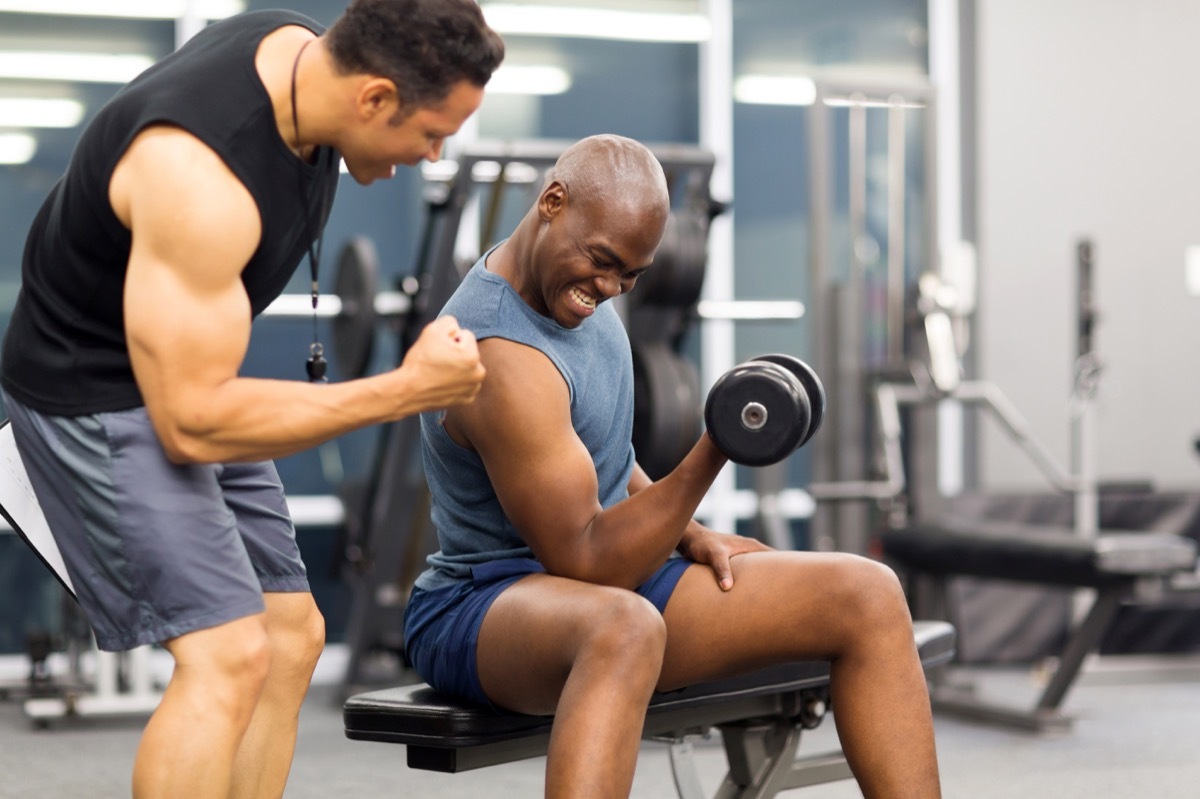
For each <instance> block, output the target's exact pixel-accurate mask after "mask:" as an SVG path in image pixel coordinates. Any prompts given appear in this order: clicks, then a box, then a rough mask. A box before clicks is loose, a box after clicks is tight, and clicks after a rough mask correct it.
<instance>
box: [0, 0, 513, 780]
mask: <svg viewBox="0 0 1200 799" xmlns="http://www.w3.org/2000/svg"><path fill="white" fill-rule="evenodd" d="M503 54H504V46H503V43H502V41H501V40H500V38H499V37H498V36H497V35H496V34H495V32H494V31H492V30H491V29H490V28H488V27H487V25H486V24H485V22H484V20H483V17H482V14H481V13H480V11H479V8H478V6H477V4H476V3H475V2H474V0H354V2H352V3H351V4H350V6H349V8H348V9H347V10H346V12H345V13H344V14H343V15H342V16H341V17H340V18H339V19H338V20H337V21H336V22H335V23H334V24H333V25H332V26H331V27H330V29H329V30H328V31H324V32H323V31H322V30H321V28H320V26H319V25H317V24H316V23H314V22H313V21H312V20H309V19H307V18H305V17H303V16H300V15H298V14H294V13H291V12H284V11H261V12H254V13H249V14H243V15H240V16H237V17H233V18H230V19H228V20H225V21H223V22H219V23H217V24H215V25H212V26H210V27H209V28H207V29H205V30H204V31H202V32H201V33H199V34H198V35H197V36H196V37H194V38H193V39H192V40H191V41H190V42H188V43H187V44H186V45H184V46H183V47H181V48H180V49H179V50H178V51H176V52H175V53H173V54H171V55H170V56H168V57H166V58H165V59H163V60H162V61H161V62H159V63H158V64H156V65H154V66H153V67H151V68H150V69H148V70H147V71H146V72H145V73H143V74H142V75H141V76H139V77H138V78H136V79H135V80H133V81H132V82H131V83H130V84H129V85H128V86H126V87H125V88H124V89H122V90H121V91H120V92H119V93H118V94H117V95H116V96H115V97H114V98H113V99H112V100H111V101H110V102H109V103H108V104H107V105H106V106H105V107H104V108H103V109H102V110H101V111H100V112H99V113H98V114H97V116H96V118H95V119H94V121H93V122H92V123H90V124H89V126H88V128H87V130H86V131H85V132H84V133H83V135H82V136H81V138H80V141H79V144H78V146H77V148H76V151H75V153H74V154H73V156H72V160H71V164H70V167H69V168H68V170H67V172H66V174H65V175H64V176H63V177H62V179H61V180H60V181H59V182H58V184H57V185H56V186H55V187H54V189H53V190H52V192H51V194H50V196H49V197H48V198H47V200H46V202H45V203H44V205H43V207H42V209H41V210H40V212H39V213H38V215H37V217H36V219H35V220H34V223H33V226H32V228H31V230H30V233H29V236H28V240H27V242H26V249H25V255H24V259H23V264H22V288H21V294H20V296H19V298H18V300H17V303H16V307H15V309H14V312H13V316H12V320H11V322H10V325H9V328H8V330H7V332H6V335H5V341H4V346H3V356H2V358H3V360H2V362H0V387H2V388H3V391H4V400H5V404H6V407H7V410H8V412H9V416H10V421H11V423H12V427H13V432H14V436H15V439H16V443H17V447H18V450H19V451H20V453H21V458H22V461H23V462H24V463H25V466H26V470H27V471H28V472H29V476H30V480H31V482H32V484H33V486H34V489H35V491H36V493H37V495H38V499H39V504H40V505H41V506H42V509H43V511H44V512H45V514H46V517H47V520H48V521H49V522H50V526H51V529H52V531H53V534H54V537H55V542H56V544H57V545H58V547H59V549H60V551H61V553H62V556H63V561H64V563H65V565H66V569H67V573H68V575H69V576H70V579H71V583H72V585H73V587H74V588H75V591H76V594H77V596H78V598H79V601H80V604H81V605H82V607H83V608H84V610H85V612H86V613H87V615H88V619H89V621H90V622H91V624H92V627H93V629H94V631H95V633H96V640H97V643H98V644H99V646H100V647H101V648H102V649H106V650H124V649H130V648H133V647H135V646H140V645H144V644H150V643H161V644H162V645H163V646H164V647H165V648H166V649H167V650H168V651H169V652H170V653H171V654H172V656H174V658H175V661H176V668H175V670H174V674H173V676H172V678H171V682H170V685H169V686H168V687H167V690H166V691H165V693H164V695H163V697H162V700H161V701H160V703H159V705H158V708H157V710H156V711H155V713H154V714H153V716H152V718H151V719H150V721H149V723H148V724H147V726H146V730H145V733H144V735H143V738H142V743H141V746H140V748H139V750H138V755H137V759H136V762H135V764H134V773H133V792H134V795H135V796H145V797H159V796H188V797H208V796H213V797H217V796H220V797H224V796H231V795H232V796H279V795H281V794H282V793H283V789H284V785H285V783H286V780H287V774H288V770H289V768H290V763H291V758H292V751H293V747H294V743H295V734H296V724H297V714H298V711H299V707H300V704H301V702H302V701H303V698H304V696H305V693H306V691H307V688H308V682H309V679H310V678H311V675H312V670H313V668H314V666H315V664H316V661H317V658H318V656H319V654H320V653H321V651H322V649H323V646H324V621H323V619H322V618H321V615H320V613H319V611H318V610H317V607H316V605H315V604H314V602H313V600H312V596H311V594H310V593H309V590H308V582H307V578H306V575H305V570H304V564H303V562H302V561H301V559H300V553H299V551H298V549H297V547H296V542H295V532H294V529H293V527H292V524H291V521H290V519H289V517H288V515H287V507H286V503H285V501H284V496H283V489H282V486H281V485H280V483H279V478H278V475H277V473H276V471H275V469H274V466H273V464H272V463H271V459H273V458H276V457H279V456H284V455H290V454H292V453H295V452H298V451H301V450H303V449H307V448H310V447H312V446H314V445H316V444H319V443H321V442H324V441H327V440H329V439H332V438H334V437H336V436H338V435H341V434H343V433H346V432H348V431H351V430H354V429H357V428H360V427H363V426H366V425H370V424H375V423H381V422H388V421H392V420H396V419H399V418H402V417H405V416H409V415H411V414H414V413H417V412H420V411H423V410H429V409H434V408H443V407H449V406H455V405H458V404H462V403H467V402H470V401H471V400H473V399H474V397H475V395H476V393H477V392H478V390H479V387H480V384H481V381H482V379H483V373H484V370H483V367H482V365H481V364H480V361H479V354H478V350H477V347H476V343H475V340H474V337H473V336H472V335H471V334H470V332H468V331H465V330H460V329H459V327H458V324H457V322H456V321H455V320H454V319H452V318H443V319H441V320H438V321H437V322H435V323H433V324H431V325H429V327H428V328H426V330H424V331H423V332H422V334H421V336H420V337H419V339H418V341H417V342H416V343H415V344H414V345H413V346H412V347H411V348H410V349H409V350H408V352H407V353H406V355H405V358H404V361H403V363H402V364H401V365H400V366H399V367H398V368H397V369H394V370H392V371H390V372H387V373H385V374H380V375H375V376H371V377H367V378H363V379H360V380H352V381H348V382H343V383H337V384H332V385H321V384H316V383H306V382H302V381H279V380H262V379H253V378H246V377H242V376H240V374H239V370H240V368H241V365H242V361H243V359H244V357H245V355H246V352H247V348H248V345H249V340H250V329H251V322H252V320H253V318H254V317H255V316H256V315H257V314H258V313H260V312H261V311H262V310H263V309H264V308H265V307H266V306H267V305H268V304H269V303H270V302H271V301H272V300H273V299H274V298H275V297H277V296H278V295H279V294H280V293H281V292H282V290H283V288H284V287H285V285H286V284H287V282H288V279H289V278H290V276H291V275H292V273H293V272H294V271H295V269H296V268H297V266H298V264H299V263H300V261H301V259H302V257H303V255H304V254H306V253H308V254H310V258H311V257H312V255H313V254H315V253H314V252H313V250H314V249H316V250H319V247H318V248H314V246H313V243H314V239H317V238H318V237H319V233H320V231H321V229H322V228H323V226H324V224H325V220H326V217H327V216H328V212H329V204H330V203H331V202H332V200H333V194H334V191H335V188H336V182H337V177H338V162H339V160H344V161H345V164H346V167H347V169H348V171H349V173H350V175H351V176H352V177H353V178H354V179H355V180H356V181H358V182H359V183H362V184H368V183H371V182H372V181H374V180H376V179H381V178H387V177H391V176H392V175H393V174H394V171H395V166H396V165H397V164H406V165H410V166H412V165H416V164H418V163H419V162H420V161H422V160H425V159H428V160H437V158H438V157H439V155H440V154H441V150H442V145H443V143H444V141H445V139H446V138H447V137H448V136H450V135H452V134H453V133H454V132H456V131H457V130H458V129H459V127H460V126H461V125H462V124H463V122H464V121H465V120H466V119H467V118H468V117H469V116H470V115H471V114H472V113H474V112H475V110H476V109H477V108H478V107H479V105H480V102H481V100H482V96H483V89H484V86H485V85H486V84H487V82H488V79H489V78H490V76H491V74H492V72H493V71H494V70H495V69H496V67H497V66H498V65H499V62H500V61H501V59H502V58H503Z"/></svg>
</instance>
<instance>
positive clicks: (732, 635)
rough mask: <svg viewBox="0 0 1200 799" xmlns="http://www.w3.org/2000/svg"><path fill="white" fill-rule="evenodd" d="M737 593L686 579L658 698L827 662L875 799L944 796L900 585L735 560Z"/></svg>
mask: <svg viewBox="0 0 1200 799" xmlns="http://www.w3.org/2000/svg"><path fill="white" fill-rule="evenodd" d="M731 564H732V568H733V574H734V587H733V589H732V590H731V591H729V592H722V591H721V590H720V589H719V588H718V587H717V584H716V581H715V579H714V577H713V574H712V571H711V570H710V569H708V567H704V566H692V567H691V568H690V569H688V570H687V572H685V573H684V575H683V578H682V579H681V580H680V582H679V585H678V586H677V587H676V589H675V592H674V594H672V596H671V600H670V602H669V603H668V604H667V609H666V613H665V614H664V617H665V621H666V624H667V632H668V638H667V651H666V655H665V658H664V663H663V671H662V680H661V682H660V683H659V687H660V688H664V689H671V688H677V687H680V686H683V685H689V684H692V683H696V682H702V681H705V680H711V679H715V678H718V677H722V676H728V675H731V674H736V673H739V672H744V671H747V670H750V669H753V668H756V667H759V666H764V665H767V664H771V663H778V662H782V661H787V660H801V659H813V658H829V659H830V660H831V661H832V673H831V688H832V691H833V708H834V718H835V720H836V723H837V729H838V735H839V737H840V738H841V742H842V747H843V749H844V751H845V754H846V758H847V760H848V761H849V763H850V767H851V769H852V770H853V772H854V775H855V777H856V778H857V780H858V783H859V787H860V788H861V789H862V791H863V794H864V796H865V797H866V799H872V798H873V797H897V796H903V797H913V798H914V799H915V798H917V797H937V796H940V787H939V778H938V770H937V756H936V752H935V748H934V735H933V719H932V714H931V712H930V707H929V694H928V689H927V687H926V683H925V675H924V672H923V671H922V668H921V663H920V659H919V657H918V655H917V651H916V646H915V644H914V642H913V630H912V620H911V618H910V617H909V613H908V607H907V604H906V603H905V599H904V594H903V591H902V589H901V587H900V584H899V581H898V580H897V579H896V577H895V575H894V574H893V573H892V572H891V570H890V569H888V568H887V567H886V566H883V565H882V564H879V563H877V562H875V561H872V560H868V559H866V558H859V557H855V556H852V555H844V554H825V553H809V552H762V553H751V554H746V555H740V556H738V557H735V558H734V559H733V560H732V561H731Z"/></svg>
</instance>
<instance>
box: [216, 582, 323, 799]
mask: <svg viewBox="0 0 1200 799" xmlns="http://www.w3.org/2000/svg"><path fill="white" fill-rule="evenodd" d="M264 600H265V601H266V605H267V613H266V626H267V640H268V642H269V644H270V648H271V669H270V671H269V672H268V673H267V683H266V686H265V687H264V689H263V692H262V696H261V698H260V699H259V701H258V706H257V707H256V708H255V710H254V716H253V718H252V719H251V721H250V726H249V728H248V729H247V730H246V734H245V736H244V737H243V738H242V745H241V746H240V747H239V748H238V752H237V758H236V760H235V761H234V766H233V785H232V789H231V790H230V793H229V795H230V796H231V797H234V798H235V799H251V798H252V797H262V798H263V799H266V798H267V797H279V796H282V795H283V789H284V786H285V785H286V784H287V777H288V772H289V771H290V770H291V767H292V754H293V752H294V751H295V748H296V729H297V726H298V724H299V721H300V705H301V704H302V703H303V702H304V697H305V695H306V694H307V693H308V686H309V682H310V681H311V680H312V673H313V669H314V668H316V665H317V659H318V658H319V657H320V656H321V651H322V650H323V649H324V647H325V620H324V619H323V618H322V617H321V613H320V611H319V610H317V606H316V603H315V602H313V598H312V595H311V594H308V593H295V594H291V593H288V594H266V595H265V596H264Z"/></svg>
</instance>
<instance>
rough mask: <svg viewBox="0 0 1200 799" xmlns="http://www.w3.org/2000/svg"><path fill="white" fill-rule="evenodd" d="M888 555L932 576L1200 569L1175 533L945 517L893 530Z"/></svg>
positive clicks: (1089, 577) (1078, 580) (1078, 582)
mask: <svg viewBox="0 0 1200 799" xmlns="http://www.w3.org/2000/svg"><path fill="white" fill-rule="evenodd" d="M881 543H882V545H883V555H884V557H885V558H886V559H888V560H890V561H893V562H895V563H897V564H899V565H901V566H904V567H907V568H910V569H915V570H917V571H922V572H926V573H931V574H944V575H969V576H974V577H984V578H992V579H998V580H1013V581H1019V582H1031V583H1044V584H1050V585H1063V586H1078V587H1093V588H1101V587H1105V586H1111V585H1119V584H1128V583H1130V582H1132V581H1133V580H1135V579H1137V578H1139V577H1152V576H1161V575H1167V574H1173V573H1176V572H1180V571H1187V570H1190V569H1193V568H1195V565H1196V546H1195V543H1194V542H1193V541H1191V540H1190V539H1187V538H1183V537H1181V536H1177V535H1172V534H1170V533H1145V532H1135V531H1124V530H1121V531H1117V530H1108V531H1101V533H1100V535H1098V536H1097V537H1096V538H1092V539H1086V538H1083V537H1081V536H1079V535H1078V534H1076V533H1075V531H1074V530H1072V529H1070V528H1065V527H1052V526H1039V525H1028V524H1017V523H1012V522H980V521H978V520H959V519H945V520H940V521H938V522H933V523H922V524H916V525H912V526H910V527H907V528H903V529H896V530H888V531H885V532H884V533H883V534H882V535H881Z"/></svg>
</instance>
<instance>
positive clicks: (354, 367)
mask: <svg viewBox="0 0 1200 799" xmlns="http://www.w3.org/2000/svg"><path fill="white" fill-rule="evenodd" d="M378 282H379V259H378V256H376V254H375V245H374V244H372V243H371V240H370V239H369V238H367V237H365V236H355V237H353V238H351V239H350V240H349V241H347V242H346V245H345V246H344V247H343V248H342V251H341V253H340V254H339V255H338V261H337V271H336V272H335V273H334V275H333V291H334V293H335V294H337V296H338V298H339V299H340V300H341V301H342V311H341V313H339V314H338V315H337V316H335V317H334V318H333V322H332V326H333V356H334V366H335V367H336V368H337V370H338V371H339V372H341V374H342V375H343V376H344V377H346V378H349V379H353V378H356V377H362V376H363V375H365V374H366V373H367V369H368V368H370V365H371V352H372V350H373V349H374V346H375V292H376V288H377V285H378Z"/></svg>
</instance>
